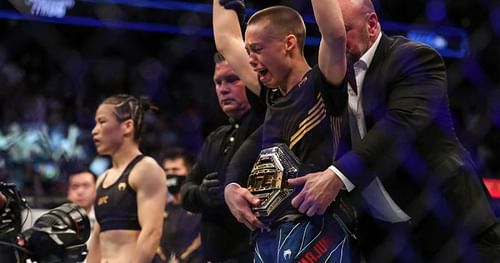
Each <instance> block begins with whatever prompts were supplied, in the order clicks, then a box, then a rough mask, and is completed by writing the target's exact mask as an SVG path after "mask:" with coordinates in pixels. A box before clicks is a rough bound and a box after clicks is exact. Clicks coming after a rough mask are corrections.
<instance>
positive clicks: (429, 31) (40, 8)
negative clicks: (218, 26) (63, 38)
mask: <svg viewBox="0 0 500 263" xmlns="http://www.w3.org/2000/svg"><path fill="white" fill-rule="evenodd" d="M10 2H11V3H12V4H13V5H14V6H15V7H16V8H17V9H18V10H19V11H20V12H21V13H25V14H31V16H30V15H27V16H23V15H20V14H19V13H17V12H14V11H10V10H6V9H0V19H1V18H4V19H16V20H30V21H40V22H48V23H57V24H67V25H80V26H92V27H104V28H116V29H125V30H135V31H146V32H159V33H167V34H184V35H197V36H204V37H212V36H213V33H212V29H211V28H208V27H200V26H179V25H171V24H162V23H156V22H143V21H122V20H114V19H99V18H97V17H89V16H77V15H76V14H78V7H79V4H87V5H89V4H90V5H95V6H99V5H121V6H128V7H130V8H138V9H144V8H146V9H158V10H165V11H167V12H168V11H183V12H195V13H201V14H205V15H209V14H211V12H212V6H211V5H210V4H203V3H189V2H182V1H169V0H162V1H159V0H10ZM30 8H31V9H30ZM69 8H72V9H71V10H72V12H71V15H67V16H64V14H65V13H66V11H67V10H68V9H69ZM255 11H256V10H255V9H250V8H249V9H248V10H246V15H247V17H248V16H250V15H252V14H253V13H254V12H255ZM16 14H17V15H16ZM303 17H304V21H305V22H306V23H308V24H314V23H315V20H314V16H313V15H311V14H304V15H303ZM381 24H382V28H383V30H384V32H385V33H387V34H388V35H396V34H397V35H404V36H406V37H408V38H409V39H412V40H415V41H419V42H423V43H425V44H428V45H430V46H431V47H433V48H434V49H436V50H437V51H438V52H439V53H440V54H441V55H442V56H443V57H450V58H461V57H464V56H465V55H467V54H468V48H469V47H468V39H467V34H466V33H465V31H464V30H462V29H460V28H456V27H438V28H433V27H430V26H422V25H409V24H402V23H395V22H389V21H385V22H384V21H383V22H381ZM319 41H320V38H319V37H316V36H310V37H308V38H306V40H305V44H306V45H308V46H317V45H318V44H319Z"/></svg>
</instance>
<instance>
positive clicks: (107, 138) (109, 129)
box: [92, 104, 133, 155]
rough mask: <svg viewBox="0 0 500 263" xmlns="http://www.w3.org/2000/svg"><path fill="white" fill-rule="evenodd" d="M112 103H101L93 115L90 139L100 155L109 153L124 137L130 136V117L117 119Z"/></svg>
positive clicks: (131, 128) (131, 130) (119, 144)
mask: <svg viewBox="0 0 500 263" xmlns="http://www.w3.org/2000/svg"><path fill="white" fill-rule="evenodd" d="M113 110H114V105H111V104H101V105H100V106H99V108H97V111H96V115H95V122H96V124H95V127H94V129H92V139H93V140H94V144H95V146H96V150H97V153H98V154H100V155H111V154H113V153H114V152H116V151H117V150H118V149H119V148H120V146H121V145H122V144H123V142H124V138H125V137H131V135H132V132H133V123H132V120H131V119H127V120H124V121H121V122H120V121H119V120H118V119H117V118H116V115H115V114H114V112H113Z"/></svg>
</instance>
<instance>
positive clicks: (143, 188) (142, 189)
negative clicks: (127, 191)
mask: <svg viewBox="0 0 500 263" xmlns="http://www.w3.org/2000/svg"><path fill="white" fill-rule="evenodd" d="M130 183H131V185H132V186H134V187H135V189H136V192H137V210H138V215H139V223H140V224H141V232H140V233H139V237H138V238H137V243H136V246H135V253H134V258H133V260H132V261H131V262H151V260H152V259H153V256H154V254H155V252H156V249H157V248H158V246H159V245H160V238H161V234H162V228H163V211H164V210H165V204H166V201H167V184H166V182H165V175H164V174H163V170H162V169H161V167H160V166H159V165H158V164H157V163H156V161H155V160H153V159H152V158H150V157H146V158H145V159H143V161H141V162H139V163H138V165H137V166H136V168H135V169H134V170H132V173H131V174H130Z"/></svg>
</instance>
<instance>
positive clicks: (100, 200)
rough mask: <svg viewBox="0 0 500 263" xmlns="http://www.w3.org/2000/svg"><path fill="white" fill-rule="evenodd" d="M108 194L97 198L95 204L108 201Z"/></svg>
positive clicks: (103, 203) (102, 203)
mask: <svg viewBox="0 0 500 263" xmlns="http://www.w3.org/2000/svg"><path fill="white" fill-rule="evenodd" d="M108 199H109V196H107V195H105V196H103V197H100V198H99V200H97V205H105V204H107V203H108Z"/></svg>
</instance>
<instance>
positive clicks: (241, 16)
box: [219, 0, 245, 25]
mask: <svg viewBox="0 0 500 263" xmlns="http://www.w3.org/2000/svg"><path fill="white" fill-rule="evenodd" d="M219 4H220V5H221V6H223V7H224V8H225V9H232V10H234V11H235V12H236V14H237V15H238V20H240V25H243V22H245V1H244V0H219Z"/></svg>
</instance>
